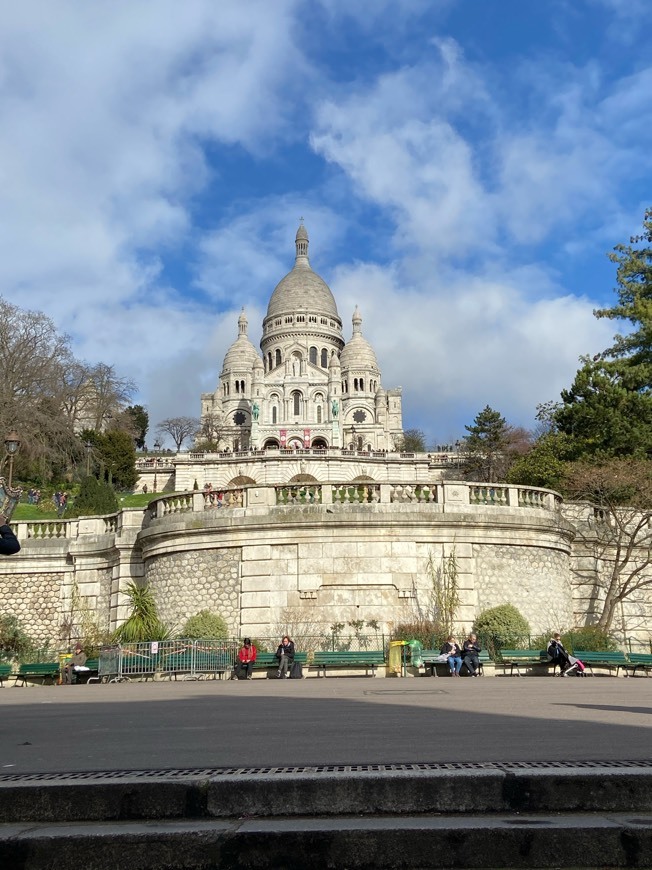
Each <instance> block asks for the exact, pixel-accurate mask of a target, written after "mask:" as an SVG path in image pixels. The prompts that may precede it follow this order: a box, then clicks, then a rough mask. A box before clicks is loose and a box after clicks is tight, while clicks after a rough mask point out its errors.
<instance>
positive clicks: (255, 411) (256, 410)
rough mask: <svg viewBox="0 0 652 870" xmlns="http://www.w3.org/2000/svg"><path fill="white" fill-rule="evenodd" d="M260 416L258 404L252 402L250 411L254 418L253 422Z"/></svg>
mask: <svg viewBox="0 0 652 870" xmlns="http://www.w3.org/2000/svg"><path fill="white" fill-rule="evenodd" d="M259 414H260V407H259V405H258V402H254V405H253V408H252V409H251V416H252V417H253V418H254V421H257V420H258V415H259Z"/></svg>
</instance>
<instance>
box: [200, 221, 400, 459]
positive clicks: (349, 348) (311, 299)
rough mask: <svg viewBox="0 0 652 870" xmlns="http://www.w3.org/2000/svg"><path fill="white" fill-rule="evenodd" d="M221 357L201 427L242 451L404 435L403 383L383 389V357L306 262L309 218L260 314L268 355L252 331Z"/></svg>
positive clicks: (243, 322) (385, 442)
mask: <svg viewBox="0 0 652 870" xmlns="http://www.w3.org/2000/svg"><path fill="white" fill-rule="evenodd" d="M247 327H248V322H247V318H246V316H245V313H244V310H243V312H242V314H241V315H240V317H239V318H238V337H237V339H236V340H235V341H234V342H233V344H232V345H231V347H230V348H229V350H228V351H227V353H226V356H225V357H224V364H223V366H222V372H221V374H220V378H219V384H218V386H217V389H216V390H215V392H214V393H204V394H202V397H201V419H202V429H203V431H204V432H205V433H206V434H207V435H209V436H211V437H213V438H215V439H216V440H217V439H219V441H220V442H221V445H222V447H228V449H230V450H232V451H234V452H237V451H241V450H252V449H253V450H262V449H265V448H329V447H344V448H349V449H354V450H368V451H382V450H387V451H392V450H394V449H395V447H396V445H397V442H398V441H399V440H400V438H401V436H402V434H403V425H402V410H401V389H400V387H399V388H396V389H391V390H384V389H383V387H382V385H381V373H380V369H379V367H378V361H377V359H376V354H375V353H374V350H373V348H372V347H371V345H370V344H369V342H368V341H367V340H366V339H365V338H364V337H363V335H362V317H361V316H360V312H359V311H358V309H357V307H356V310H355V312H354V314H353V335H352V336H351V339H350V340H349V341H348V342H346V343H345V342H344V338H343V336H342V321H341V319H340V316H339V313H338V311H337V305H336V303H335V299H334V297H333V294H332V293H331V290H330V288H329V287H328V285H327V284H326V282H325V281H323V280H322V278H320V277H319V275H317V274H316V272H314V271H313V270H312V268H311V266H310V261H309V259H308V233H307V232H306V228H305V227H304V225H303V223H302V224H301V226H300V227H299V229H298V230H297V235H296V259H295V263H294V267H293V269H292V270H291V271H290V272H289V273H288V274H287V275H286V276H285V277H284V278H283V279H282V280H281V281H280V282H279V283H278V284H277V285H276V288H275V289H274V292H273V293H272V296H271V298H270V300H269V305H268V306H267V314H266V316H265V319H264V320H263V335H262V339H261V342H260V347H261V350H262V357H261V356H260V355H259V354H258V352H257V351H256V348H255V347H254V346H253V344H252V343H251V341H250V340H249V338H248V336H247Z"/></svg>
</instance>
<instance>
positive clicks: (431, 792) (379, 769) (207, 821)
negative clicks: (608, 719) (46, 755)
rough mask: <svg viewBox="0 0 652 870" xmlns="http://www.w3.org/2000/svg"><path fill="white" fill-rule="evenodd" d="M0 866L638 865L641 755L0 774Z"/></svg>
mask: <svg viewBox="0 0 652 870" xmlns="http://www.w3.org/2000/svg"><path fill="white" fill-rule="evenodd" d="M0 820H1V822H0V867H1V868H3V870H45V868H49V870H55V868H56V870H69V868H70V870H72V868H75V870H80V868H83V870H122V868H126V870H154V868H156V870H159V868H170V870H181V868H183V870H209V868H210V870H212V868H229V870H231V868H273V870H303V868H315V870H320V868H350V870H353V868H370V870H371V868H374V870H375V868H405V870H408V868H409V870H418V868H424V870H425V868H471V867H473V868H504V867H514V868H521V867H522V868H540V870H543V868H593V870H596V868H607V867H609V868H611V867H638V868H652V762H650V763H647V762H611V763H610V762H595V763H592V762H586V761H584V762H577V763H573V762H554V763H548V764H546V763H517V762H510V763H497V762H488V763H484V764H470V763H469V764H462V763H451V764H414V765H409V764H399V765H387V764H385V765H364V766H363V765H361V766H359V767H358V766H347V765H342V766H329V767H302V768H275V767H270V768H262V769H261V768H258V769H254V768H232V769H216V770H210V769H206V770H160V771H113V772H106V773H101V772H96V773H70V774H61V775H57V774H33V775H14V776H12V775H5V776H0Z"/></svg>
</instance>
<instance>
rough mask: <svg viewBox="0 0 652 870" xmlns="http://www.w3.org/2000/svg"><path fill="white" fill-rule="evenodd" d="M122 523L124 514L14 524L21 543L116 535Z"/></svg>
mask: <svg viewBox="0 0 652 870" xmlns="http://www.w3.org/2000/svg"><path fill="white" fill-rule="evenodd" d="M121 523H122V513H121V512H120V513H116V514H108V515H107V516H101V517H79V518H75V519H74V520H29V521H19V522H16V523H13V527H14V531H15V533H16V536H17V537H18V539H19V540H21V541H48V540H56V539H57V538H72V539H74V538H79V537H82V536H85V535H96V536H97V535H111V534H115V533H116V532H117V531H118V530H119V528H120V526H121Z"/></svg>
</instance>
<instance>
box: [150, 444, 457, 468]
mask: <svg viewBox="0 0 652 870" xmlns="http://www.w3.org/2000/svg"><path fill="white" fill-rule="evenodd" d="M261 456H267V457H269V456H271V457H283V458H287V457H297V456H301V457H306V456H317V457H320V458H322V457H324V456H328V457H329V458H332V457H338V456H342V457H346V458H351V457H354V458H356V459H373V460H376V461H377V460H378V459H382V460H386V461H390V462H398V463H400V462H405V463H413V462H414V461H415V460H421V461H423V462H427V463H428V464H430V465H437V466H439V465H450V464H452V463H455V462H460V461H461V460H462V456H461V454H458V453H441V452H431V453H414V452H399V451H387V450H357V449H349V448H347V447H268V448H266V449H264V450H253V449H252V450H236V451H231V450H223V451H219V452H217V453H201V452H199V453H198V452H195V451H189V452H187V453H177V454H176V457H171V458H170V459H158V460H156V462H160V463H161V465H160V466H159V467H165V468H168V467H169V468H172V467H173V465H174V464H175V463H173V461H172V459H173V458H176V460H177V461H179V462H181V463H183V462H184V461H187V460H193V461H195V460H199V461H204V462H210V463H212V462H218V463H219V462H223V461H224V462H229V461H230V462H233V461H234V460H238V459H248V458H254V459H257V458H260V457H261ZM151 462H152V460H147V459H139V460H137V462H136V467H137V468H138V469H139V470H143V469H144V470H147V469H148V468H154V466H153V465H151V464H148V463H151Z"/></svg>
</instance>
